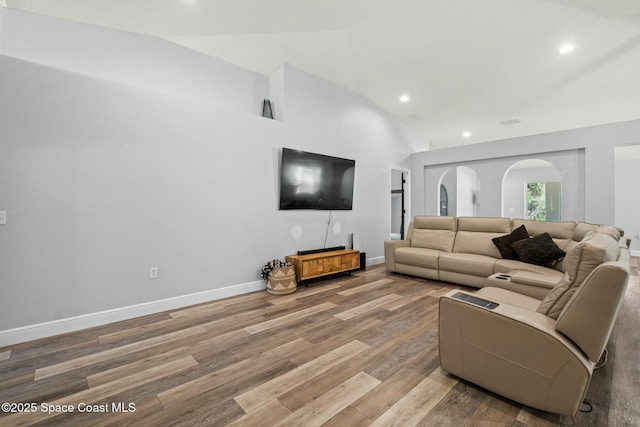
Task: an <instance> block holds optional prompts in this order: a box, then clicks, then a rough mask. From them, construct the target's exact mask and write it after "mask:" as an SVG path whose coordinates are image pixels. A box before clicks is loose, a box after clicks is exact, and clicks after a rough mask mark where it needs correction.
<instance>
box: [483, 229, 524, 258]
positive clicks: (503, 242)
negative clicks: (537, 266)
mask: <svg viewBox="0 0 640 427" xmlns="http://www.w3.org/2000/svg"><path fill="white" fill-rule="evenodd" d="M528 238H529V232H528V231H527V229H526V228H525V226H524V224H522V225H521V226H520V227H518V228H516V229H514V230H513V231H512V232H511V233H510V234H507V235H504V236H500V237H494V238H493V239H491V240H492V241H493V244H494V245H496V247H497V248H498V250H499V251H500V256H502V258H503V259H515V260H519V259H520V258H519V257H518V254H517V253H516V251H514V250H513V247H512V245H513V244H514V243H515V242H517V241H519V240H522V239H528Z"/></svg>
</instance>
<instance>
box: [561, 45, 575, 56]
mask: <svg viewBox="0 0 640 427" xmlns="http://www.w3.org/2000/svg"><path fill="white" fill-rule="evenodd" d="M575 48H576V47H575V46H574V45H573V44H571V43H565V44H563V45H562V46H560V49H558V52H560V54H562V55H566V54H567V53H571V52H573V50H574V49H575Z"/></svg>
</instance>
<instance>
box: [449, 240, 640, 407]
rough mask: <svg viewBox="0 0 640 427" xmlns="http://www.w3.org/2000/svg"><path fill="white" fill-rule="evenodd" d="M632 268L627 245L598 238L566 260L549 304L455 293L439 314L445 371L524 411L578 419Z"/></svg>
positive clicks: (490, 291) (495, 291)
mask: <svg viewBox="0 0 640 427" xmlns="http://www.w3.org/2000/svg"><path fill="white" fill-rule="evenodd" d="M629 268H630V254H629V250H628V249H627V247H626V245H625V244H624V243H623V242H619V241H618V240H616V239H615V237H610V236H607V235H606V234H602V233H594V232H592V235H590V236H587V237H586V238H585V239H584V240H583V241H582V242H581V243H580V244H579V245H577V246H576V247H575V248H573V249H572V250H571V251H570V252H569V253H568V254H567V256H566V257H565V274H564V276H563V279H562V280H561V281H560V282H559V283H558V284H557V285H556V287H555V288H554V289H553V290H552V291H551V292H549V294H548V295H547V296H546V297H545V299H544V300H542V301H541V300H539V299H536V298H533V297H530V296H526V295H522V294H519V293H516V292H513V291H510V290H506V289H500V288H493V287H485V288H482V289H480V290H478V291H477V292H475V293H472V292H466V291H461V290H454V291H451V292H449V293H448V294H447V295H445V296H443V297H442V298H441V299H440V307H439V310H440V312H439V339H440V364H441V367H442V369H444V370H445V371H447V372H449V373H451V374H454V375H456V376H458V377H460V378H463V379H465V380H468V381H470V382H472V383H475V384H477V385H479V386H481V387H483V388H485V389H488V390H491V391H493V392H495V393H497V394H500V395H502V396H505V397H507V398H509V399H512V400H515V401H517V402H520V403H522V404H524V405H527V406H531V407H534V408H538V409H541V410H544V411H549V412H554V413H557V414H562V415H567V416H572V417H573V416H575V415H576V414H577V412H578V410H579V409H580V405H581V404H582V402H583V400H584V397H585V395H586V393H587V390H588V387H589V384H590V381H591V375H592V373H593V370H594V367H595V364H596V362H597V361H598V359H599V358H600V356H601V355H602V353H603V351H604V349H605V347H606V344H607V342H608V340H609V337H610V335H611V331H612V329H613V326H614V323H615V319H616V317H617V315H618V311H619V310H620V307H621V304H622V300H623V297H624V293H625V289H626V285H627V282H628V277H629ZM473 298H478V299H479V301H475V300H474V299H473Z"/></svg>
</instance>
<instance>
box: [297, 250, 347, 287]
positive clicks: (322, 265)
mask: <svg viewBox="0 0 640 427" xmlns="http://www.w3.org/2000/svg"><path fill="white" fill-rule="evenodd" d="M286 260H287V261H288V262H290V263H291V264H293V265H294V267H295V269H296V280H297V281H298V282H301V281H304V280H309V279H314V278H316V277H322V276H329V275H331V274H337V273H345V272H349V271H353V270H357V269H358V268H360V251H357V250H355V249H340V250H335V251H327V252H318V253H312V254H307V255H288V256H287V257H286Z"/></svg>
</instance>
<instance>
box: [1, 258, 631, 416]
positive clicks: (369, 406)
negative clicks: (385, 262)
mask: <svg viewBox="0 0 640 427" xmlns="http://www.w3.org/2000/svg"><path fill="white" fill-rule="evenodd" d="M637 262H638V258H633V260H632V263H633V275H632V278H631V281H630V284H629V288H628V292H627V298H626V300H625V304H624V306H623V308H622V311H621V313H620V316H619V318H618V323H617V326H616V328H615V329H614V332H613V335H612V340H611V342H610V345H609V350H610V351H609V362H608V364H607V365H606V366H605V367H604V368H602V369H600V370H597V371H596V372H595V374H594V378H593V381H592V385H591V388H590V391H589V394H588V396H587V398H588V400H589V401H590V402H591V403H592V405H593V407H594V410H593V412H591V413H580V414H579V415H578V417H577V418H576V425H578V426H611V427H619V426H638V425H640V408H639V401H640V385H639V384H640V371H639V367H638V366H639V365H638V362H637V361H638V355H639V354H640V344H639V343H640V337H638V333H637V332H636V328H637V325H638V324H640V318H639V317H640V314H639V313H640V289H639V283H638V274H637V272H638V266H637ZM454 288H456V286H454V285H451V284H447V283H442V282H437V281H430V280H424V279H418V278H413V277H409V276H403V275H398V274H390V273H387V272H386V271H385V270H384V268H383V267H382V266H377V267H374V268H370V269H368V270H366V271H360V272H357V273H354V274H353V275H352V276H351V277H348V276H345V277H341V278H335V279H332V280H327V281H322V282H317V283H314V284H312V285H311V286H309V287H299V288H298V290H297V292H295V293H294V294H291V295H286V296H274V295H269V294H267V293H266V292H255V293H251V294H247V295H241V296H237V297H232V298H228V299H224V300H219V301H214V302H210V303H206V304H201V305H198V306H193V307H187V308H183V309H179V310H175V311H169V312H164V313H160V314H156V315H152V316H147V317H143V318H137V319H132V320H129V321H125V322H119V323H115V324H111V325H106V326H103V327H98V328H93V329H88V330H84V331H79V332H75V333H71V334H66V335H63V336H58V337H54V338H49V339H44V340H39V341H33V342H29V343H25V344H20V345H16V346H12V347H6V348H1V349H0V402H9V403H10V404H11V405H10V406H9V410H17V409H21V410H22V412H20V413H11V412H9V413H2V414H0V425H2V426H18V425H43V426H44V425H46V426H50V425H73V426H97V425H100V426H102V425H104V426H122V425H141V426H169V425H181V426H192V425H200V424H205V425H216V426H223V425H233V426H260V427H265V426H272V425H278V426H304V427H308V426H320V425H322V426H339V427H343V426H368V425H371V426H401V427H405V426H414V425H419V426H456V427H459V426H485V427H489V426H554V425H558V424H559V423H560V422H564V423H566V422H568V421H571V420H570V419H568V418H565V417H562V418H561V417H559V416H558V415H554V414H549V413H545V412H541V411H538V410H534V409H531V408H527V407H522V405H520V404H517V403H515V402H512V401H509V400H507V399H504V398H502V397H500V396H497V395H495V394H492V393H489V392H487V391H485V390H483V389H481V388H478V387H477V386H474V385H473V384H470V383H467V382H465V381H461V380H459V379H457V378H455V377H452V376H450V375H448V374H447V373H445V372H443V371H442V370H441V369H440V368H439V363H438V329H437V316H438V312H437V301H438V297H439V296H440V295H442V294H443V293H445V292H447V291H449V290H450V289H454ZM19 404H22V405H19ZM25 404H26V405H25ZM30 404H32V405H30ZM3 409H6V407H5V406H3ZM70 409H73V412H64V411H65V410H66V411H69V410H70ZM27 410H32V411H31V412H25V411H27Z"/></svg>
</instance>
